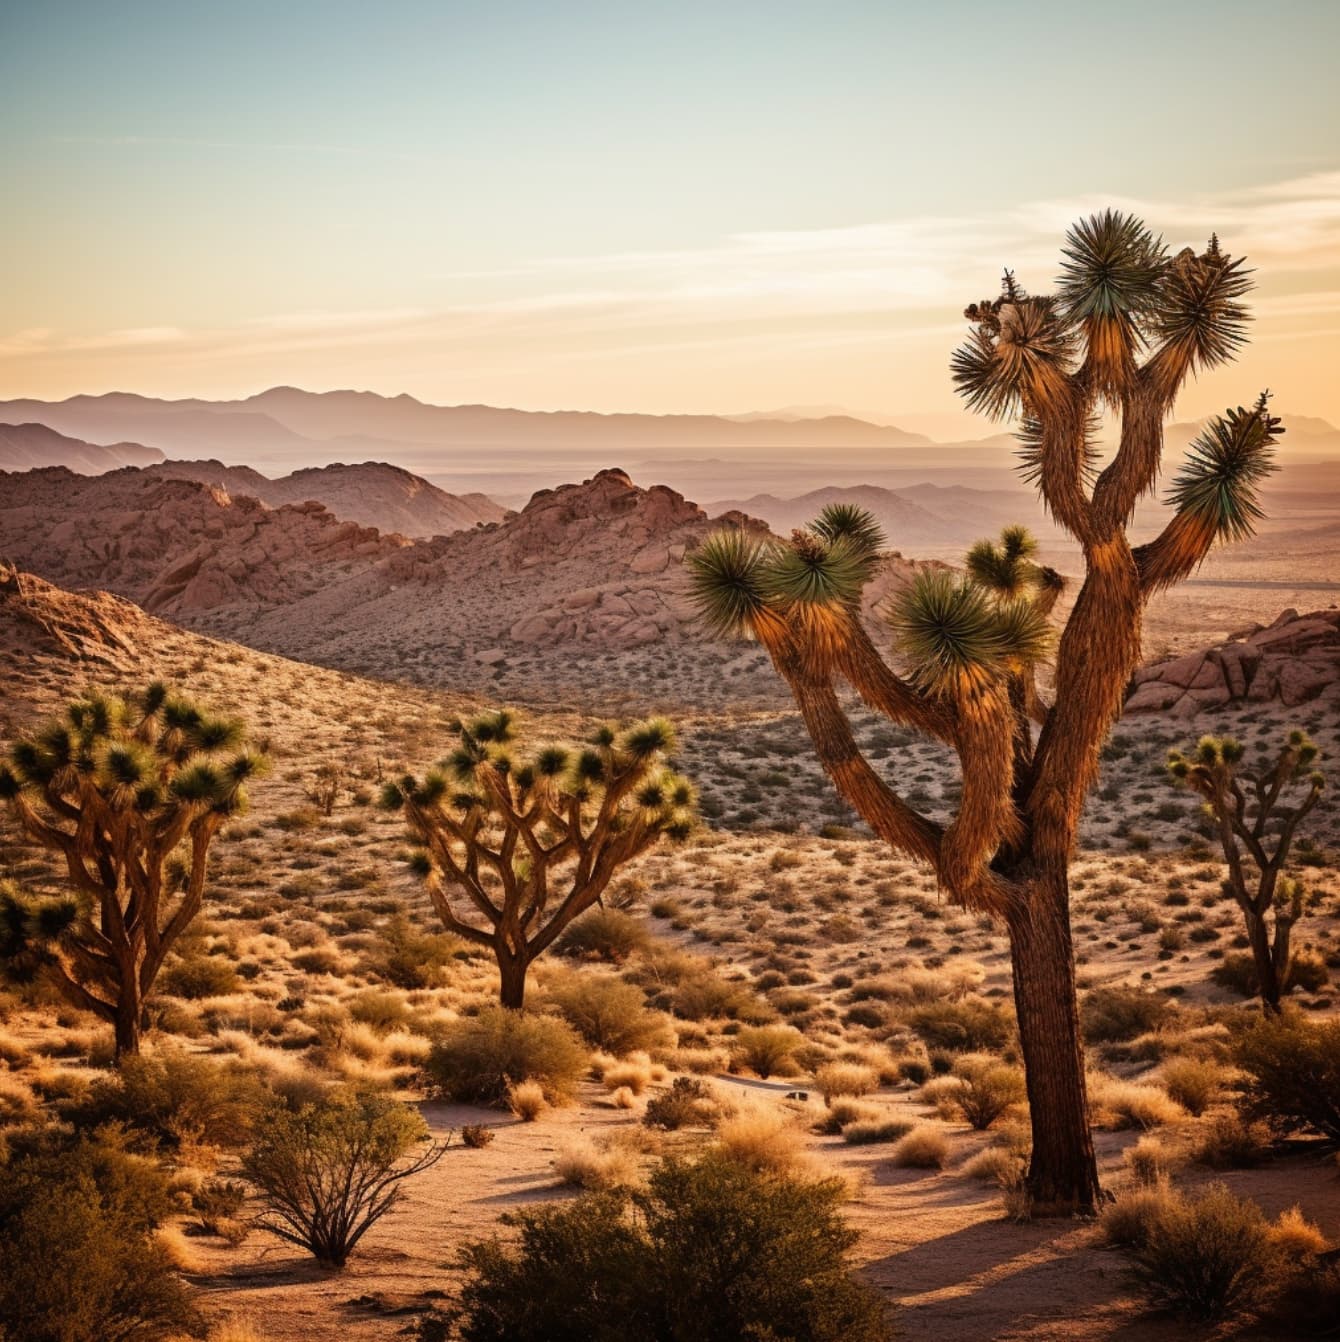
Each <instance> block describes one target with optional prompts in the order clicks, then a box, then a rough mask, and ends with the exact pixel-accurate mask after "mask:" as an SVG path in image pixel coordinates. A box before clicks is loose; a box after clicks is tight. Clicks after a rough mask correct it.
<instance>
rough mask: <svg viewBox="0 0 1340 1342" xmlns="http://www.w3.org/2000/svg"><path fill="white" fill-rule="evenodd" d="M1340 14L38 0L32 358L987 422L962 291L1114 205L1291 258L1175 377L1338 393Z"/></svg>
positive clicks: (168, 370) (14, 342)
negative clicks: (966, 359) (1196, 364)
mask: <svg viewBox="0 0 1340 1342" xmlns="http://www.w3.org/2000/svg"><path fill="white" fill-rule="evenodd" d="M1338 49H1340V5H1336V4H1334V3H1330V0H1286V2H1285V3H1280V4H1277V5H1275V6H1273V7H1272V8H1271V9H1270V11H1269V12H1268V13H1267V12H1265V11H1263V10H1262V9H1261V7H1260V6H1256V5H1244V4H1239V3H1233V2H1231V0H1230V2H1229V3H1223V2H1222V0H1220V2H1218V3H1213V4H1211V3H1182V4H1177V5H1168V4H1166V3H1160V4H1152V3H1144V2H1143V0H1140V2H1137V3H1131V4H1127V5H1124V6H1120V7H1114V6H1102V7H1098V6H1086V5H1078V6H1077V5H1074V4H1056V5H1055V6H1051V7H1048V6H1046V5H1041V4H1039V5H1033V6H1031V7H1030V10H1029V13H1028V14H1027V15H1021V14H1017V13H1015V12H1012V8H1011V7H1010V6H1003V5H999V4H995V3H966V2H965V3H947V4H940V5H934V6H932V5H911V4H897V3H883V4H878V3H861V2H859V0H833V2H832V3H829V4H825V5H822V6H821V5H814V4H807V3H789V2H786V0H768V2H767V3H761V2H755V0H735V2H733V3H730V4H725V5H723V4H721V3H712V4H709V3H697V2H690V3H680V4H675V5H668V4H666V5H646V4H628V3H609V4H600V3H574V4H568V5H552V4H539V3H500V4H493V5H476V4H462V3H428V2H427V0H424V2H422V3H411V2H407V0H396V2H395V3H390V4H382V5H374V6H368V5H359V4H352V3H343V2H337V0H326V3H299V2H294V0H289V2H287V3H285V4H283V5H274V4H259V3H232V4H227V5H212V6H206V5H201V4H185V5H183V4H181V3H163V4H154V3H144V2H143V0H139V2H137V3H129V4H119V5H108V4H105V3H62V4H51V5H22V6H21V5H15V4H11V5H8V6H5V7H4V9H3V12H0V80H3V87H4V90H5V92H4V94H3V109H4V110H3V122H2V123H0V161H3V166H4V179H3V180H4V181H5V184H6V197H7V209H6V239H7V241H6V247H5V252H4V256H5V263H4V275H3V284H2V285H0V395H3V396H5V397H20V396H35V397H41V398H48V399H50V398H61V397H65V396H69V395H72V394H75V393H79V392H104V391H109V390H113V389H118V390H128V391H138V392H143V393H147V394H150V395H156V396H197V395H198V396H209V397H229V396H240V395H247V394H250V393H253V392H256V391H259V390H261V389H263V388H264V387H267V386H270V385H273V384H275V383H288V384H294V385H299V386H303V387H309V388H313V389H319V390H320V389H330V388H336V387H358V388H369V389H373V390H376V391H381V392H385V393H398V392H409V393H411V394H413V395H415V396H417V397H420V398H422V399H425V400H430V401H436V402H443V403H451V404H455V403H463V402H487V403H491V404H496V405H510V406H519V407H524V408H537V409H542V408H558V407H568V408H580V409H595V410H607V411H608V410H641V411H657V412H668V411H717V412H740V411H747V410H770V409H776V408H779V407H782V406H794V405H801V406H812V407H834V408H836V407H841V408H842V409H844V410H847V411H850V412H853V413H855V414H857V415H861V416H865V417H870V418H887V419H889V420H891V421H894V422H897V423H899V424H900V425H902V426H904V427H907V428H910V429H918V430H923V431H929V432H932V433H934V434H937V435H940V436H946V435H949V434H952V433H955V432H960V431H961V432H963V433H973V432H975V433H978V434H982V433H986V432H990V426H989V425H985V424H984V423H983V422H982V421H980V420H973V419H972V418H971V417H969V416H966V415H963V414H961V413H960V412H959V410H958V407H957V405H956V403H955V400H954V397H953V395H952V392H951V388H950V383H949V377H948V371H947V356H948V352H949V350H950V349H951V347H952V346H953V344H954V343H955V342H956V340H957V338H958V336H959V334H960V333H961V330H962V326H963V323H962V320H961V311H962V308H963V306H964V304H965V303H966V302H968V301H970V300H973V299H976V298H979V297H981V296H983V295H985V294H989V293H991V292H992V291H993V290H994V288H995V286H996V284H997V282H998V278H999V270H998V267H999V266H1000V265H1004V264H1009V265H1011V266H1013V267H1014V268H1015V270H1016V272H1017V274H1018V276H1019V277H1020V279H1021V280H1022V281H1023V282H1024V283H1025V284H1026V285H1029V286H1031V287H1034V288H1038V289H1044V288H1046V287H1047V285H1048V284H1049V282H1050V280H1051V278H1052V276H1053V275H1054V272H1055V266H1056V254H1057V247H1058V241H1059V237H1060V234H1061V232H1062V230H1063V229H1064V227H1065V226H1066V224H1068V223H1069V222H1070V221H1071V220H1073V219H1074V218H1075V217H1077V216H1078V215H1079V214H1081V213H1083V212H1086V211H1088V210H1090V209H1092V208H1095V207H1098V206H1102V205H1116V206H1119V207H1122V208H1125V209H1131V210H1134V211H1136V212H1138V213H1139V214H1141V215H1142V216H1143V217H1144V218H1145V219H1146V220H1147V221H1148V223H1149V224H1150V226H1151V227H1152V228H1154V229H1155V230H1156V231H1157V232H1160V233H1161V234H1162V235H1163V236H1164V238H1165V240H1166V241H1167V242H1168V243H1169V244H1170V245H1172V246H1173V247H1181V246H1183V245H1185V244H1187V243H1192V244H1196V245H1197V247H1198V248H1199V247H1200V246H1203V244H1204V242H1205V240H1206V237H1207V235H1208V233H1209V232H1210V230H1211V229H1217V230H1218V231H1219V233H1220V235H1221V238H1222V240H1223V243H1224V246H1225V247H1226V248H1227V249H1228V250H1229V251H1231V252H1232V253H1234V254H1235V255H1236V254H1240V253H1246V254H1247V255H1248V256H1249V257H1250V260H1251V263H1252V264H1253V265H1254V266H1255V267H1256V269H1257V271H1258V278H1259V289H1258V291H1257V293H1256V295H1255V297H1254V311H1255V315H1256V326H1255V328H1254V330H1253V333H1252V343H1251V345H1250V347H1249V348H1248V349H1247V350H1246V351H1245V353H1244V357H1243V358H1242V360H1241V361H1240V362H1239V363H1238V364H1237V365H1233V366H1230V367H1229V368H1227V369H1224V370H1220V371H1218V372H1216V373H1215V374H1214V375H1212V376H1211V377H1208V378H1205V379H1203V380H1202V381H1201V382H1200V383H1198V384H1195V385H1193V386H1192V387H1191V388H1190V389H1189V390H1188V392H1187V393H1186V395H1185V397H1184V399H1183V404H1182V406H1181V407H1179V414H1182V413H1183V410H1184V411H1185V417H1190V416H1193V415H1199V414H1203V413H1206V412H1208V411H1210V410H1213V409H1218V408H1221V407H1222V406H1223V405H1224V404H1226V403H1228V402H1229V401H1237V400H1241V399H1243V398H1244V397H1247V396H1250V395H1252V394H1254V393H1255V391H1256V390H1258V389H1259V388H1260V387H1262V386H1269V387H1271V388H1272V389H1273V390H1274V392H1275V394H1276V404H1277V406H1279V408H1280V409H1281V410H1283V411H1285V412H1286V413H1290V412H1291V413H1301V414H1310V415H1321V416H1325V417H1328V418H1331V419H1333V420H1340V382H1338V381H1337V379H1336V377H1335V368H1336V364H1337V360H1338V358H1340V134H1337V132H1340V93H1338V92H1337V83H1336V79H1335V71H1334V58H1335V53H1336V51H1337V50H1338Z"/></svg>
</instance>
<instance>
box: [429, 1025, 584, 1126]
mask: <svg viewBox="0 0 1340 1342" xmlns="http://www.w3.org/2000/svg"><path fill="white" fill-rule="evenodd" d="M586 1064H587V1050H586V1047H585V1045H584V1044H583V1043H582V1041H581V1037H580V1036H579V1035H578V1034H577V1032H576V1031H575V1030H574V1029H573V1028H572V1026H571V1025H569V1024H568V1023H567V1022H566V1021H563V1020H559V1019H558V1018H557V1017H555V1016H542V1015H537V1014H534V1013H532V1012H529V1011H511V1010H508V1009H507V1008H506V1007H487V1008H485V1009H484V1010H483V1011H481V1012H480V1013H479V1015H477V1016H472V1017H469V1018H467V1019H464V1020H461V1021H458V1022H456V1023H454V1024H453V1025H452V1026H451V1027H450V1028H449V1029H448V1031H447V1033H446V1034H445V1035H443V1037H442V1038H441V1039H439V1040H438V1041H437V1042H436V1043H435V1044H434V1045H433V1051H432V1052H431V1053H430V1054H429V1055H428V1061H427V1063H426V1064H425V1066H424V1070H425V1072H426V1073H427V1075H428V1078H429V1080H430V1081H431V1082H432V1084H433V1086H434V1087H435V1088H436V1089H437V1090H438V1091H440V1092H441V1093H442V1094H443V1095H445V1096H447V1097H449V1098H450V1099H453V1100H464V1101H469V1102H475V1103H481V1104H494V1105H503V1104H506V1102H507V1093H508V1090H509V1089H510V1088H511V1087H512V1086H515V1085H519V1084H520V1083H521V1082H523V1081H534V1082H536V1083H537V1084H538V1085H539V1086H540V1087H541V1089H542V1091H543V1092H544V1096H545V1098H546V1099H547V1100H549V1101H550V1102H551V1103H555V1104H557V1103H562V1102H564V1101H566V1100H568V1099H570V1098H571V1097H572V1096H573V1095H574V1094H575V1093H576V1090H577V1083H578V1082H579V1081H580V1080H581V1078H582V1075H583V1073H584V1072H585V1071H586Z"/></svg>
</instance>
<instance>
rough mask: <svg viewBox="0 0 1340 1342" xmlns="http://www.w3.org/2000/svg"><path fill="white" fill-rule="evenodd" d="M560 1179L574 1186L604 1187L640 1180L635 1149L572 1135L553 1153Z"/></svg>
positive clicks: (619, 1186) (556, 1171) (602, 1188)
mask: <svg viewBox="0 0 1340 1342" xmlns="http://www.w3.org/2000/svg"><path fill="white" fill-rule="evenodd" d="M554 1171H555V1173H556V1174H557V1175H558V1178H559V1181H560V1183H562V1184H565V1185H567V1186H569V1187H573V1188H584V1189H587V1190H588V1191H592V1192H595V1191H602V1190H605V1189H612V1188H627V1187H628V1186H629V1185H630V1184H633V1183H635V1182H636V1181H637V1176H638V1166H637V1160H636V1158H635V1157H634V1155H633V1153H632V1152H631V1151H630V1150H628V1149H627V1148H626V1147H623V1146H597V1145H596V1143H595V1142H593V1141H592V1140H591V1139H590V1138H589V1137H585V1136H579V1137H575V1138H573V1139H572V1140H571V1141H570V1142H568V1143H567V1144H566V1145H565V1146H564V1147H562V1148H561V1149H560V1151H559V1152H558V1154H557V1156H555V1157H554Z"/></svg>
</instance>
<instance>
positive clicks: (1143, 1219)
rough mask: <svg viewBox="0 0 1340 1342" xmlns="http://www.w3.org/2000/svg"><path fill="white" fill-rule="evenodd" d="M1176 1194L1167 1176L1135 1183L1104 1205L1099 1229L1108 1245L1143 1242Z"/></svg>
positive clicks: (1099, 1220) (1129, 1244)
mask: <svg viewBox="0 0 1340 1342" xmlns="http://www.w3.org/2000/svg"><path fill="white" fill-rule="evenodd" d="M1176 1196H1177V1195H1176V1194H1175V1193H1174V1192H1173V1190H1172V1185H1171V1184H1170V1183H1169V1182H1168V1180H1167V1179H1166V1178H1157V1179H1155V1180H1153V1181H1152V1182H1150V1183H1139V1184H1136V1185H1135V1186H1134V1187H1132V1188H1128V1189H1126V1190H1125V1191H1124V1192H1122V1193H1119V1194H1118V1195H1117V1196H1116V1198H1115V1199H1114V1200H1113V1201H1111V1202H1109V1203H1107V1205H1106V1206H1104V1208H1103V1210H1102V1212H1101V1213H1100V1214H1099V1217H1098V1228H1099V1230H1100V1231H1101V1232H1102V1235H1103V1238H1104V1239H1105V1240H1106V1241H1107V1242H1108V1243H1109V1244H1114V1245H1117V1246H1118V1247H1120V1248H1126V1247H1129V1246H1131V1245H1136V1244H1143V1243H1144V1242H1145V1239H1146V1238H1147V1236H1148V1233H1149V1226H1150V1225H1151V1224H1152V1223H1153V1221H1154V1219H1155V1218H1156V1217H1158V1216H1159V1215H1160V1214H1161V1213H1162V1212H1163V1211H1164V1209H1165V1208H1167V1207H1168V1206H1169V1205H1170V1204H1171V1203H1172V1201H1173V1199H1174V1198H1175V1197H1176Z"/></svg>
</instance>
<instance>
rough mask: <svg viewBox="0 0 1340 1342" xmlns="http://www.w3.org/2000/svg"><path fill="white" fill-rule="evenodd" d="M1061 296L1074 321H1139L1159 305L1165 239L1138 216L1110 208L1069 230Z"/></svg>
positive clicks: (1058, 289)
mask: <svg viewBox="0 0 1340 1342" xmlns="http://www.w3.org/2000/svg"><path fill="white" fill-rule="evenodd" d="M1061 256H1062V261H1061V275H1060V278H1059V280H1058V281H1057V284H1056V296H1057V299H1058V300H1059V302H1060V306H1061V310H1062V312H1063V313H1064V314H1065V316H1066V317H1067V318H1068V319H1069V320H1072V321H1081V322H1082V321H1085V320H1088V319H1090V318H1108V319H1111V318H1116V319H1120V320H1123V321H1127V322H1130V323H1131V324H1132V326H1134V325H1136V324H1138V323H1139V322H1140V321H1142V320H1143V319H1145V318H1147V317H1148V315H1149V314H1151V313H1152V312H1154V311H1155V310H1156V309H1157V306H1158V292H1159V284H1160V282H1161V280H1162V278H1163V273H1164V269H1165V265H1166V261H1167V249H1166V248H1165V247H1164V245H1163V242H1162V240H1161V239H1159V238H1156V237H1154V235H1153V234H1152V233H1150V231H1149V230H1148V229H1147V228H1146V227H1145V226H1144V224H1143V223H1141V222H1140V220H1139V219H1137V218H1135V216H1134V215H1129V214H1121V213H1119V212H1118V211H1116V210H1104V211H1103V212H1102V213H1101V214H1094V215H1090V216H1089V217H1088V218H1087V219H1082V220H1080V222H1079V223H1077V224H1075V225H1073V226H1072V227H1071V228H1070V230H1069V231H1068V232H1067V233H1066V240H1065V244H1064V246H1063V247H1062V249H1061Z"/></svg>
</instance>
